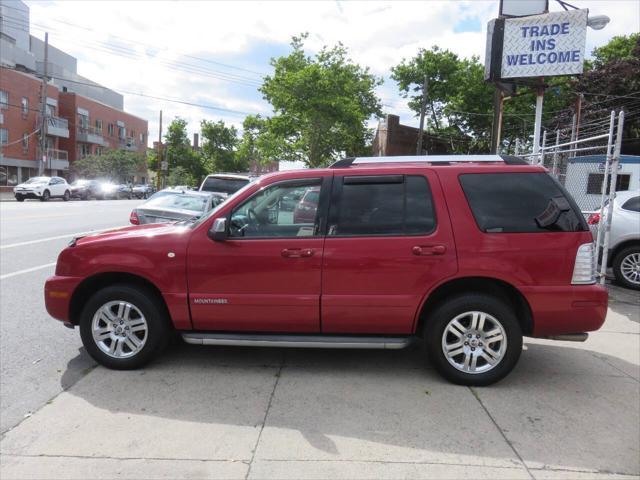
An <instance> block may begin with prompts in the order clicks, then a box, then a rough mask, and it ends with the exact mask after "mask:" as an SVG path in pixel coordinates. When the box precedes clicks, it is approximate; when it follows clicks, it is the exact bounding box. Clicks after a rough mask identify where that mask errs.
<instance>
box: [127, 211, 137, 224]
mask: <svg viewBox="0 0 640 480" xmlns="http://www.w3.org/2000/svg"><path fill="white" fill-rule="evenodd" d="M129 221H130V222H131V223H132V224H134V225H140V219H139V218H138V214H137V212H136V211H135V210H132V211H131V215H129Z"/></svg>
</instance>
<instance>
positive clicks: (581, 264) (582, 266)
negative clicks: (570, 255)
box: [571, 242, 596, 285]
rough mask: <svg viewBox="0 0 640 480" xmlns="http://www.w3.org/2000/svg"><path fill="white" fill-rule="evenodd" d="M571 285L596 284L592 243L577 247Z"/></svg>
mask: <svg viewBox="0 0 640 480" xmlns="http://www.w3.org/2000/svg"><path fill="white" fill-rule="evenodd" d="M571 283H572V284H573V285H591V284H594V283H596V256H595V249H594V248H593V242H591V243H584V244H582V245H580V246H579V247H578V251H577V253H576V262H575V263H574V264H573V277H572V278H571Z"/></svg>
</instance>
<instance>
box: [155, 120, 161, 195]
mask: <svg viewBox="0 0 640 480" xmlns="http://www.w3.org/2000/svg"><path fill="white" fill-rule="evenodd" d="M160 175H162V110H160V126H159V127H158V172H157V175H156V190H160V186H161V183H160Z"/></svg>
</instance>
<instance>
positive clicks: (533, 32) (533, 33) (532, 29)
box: [529, 25, 540, 37]
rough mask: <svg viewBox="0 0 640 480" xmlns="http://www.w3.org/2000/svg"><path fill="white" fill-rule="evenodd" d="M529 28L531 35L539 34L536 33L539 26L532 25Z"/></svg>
mask: <svg viewBox="0 0 640 480" xmlns="http://www.w3.org/2000/svg"><path fill="white" fill-rule="evenodd" d="M529 30H531V36H532V37H533V36H536V37H538V36H540V34H539V33H538V32H539V31H540V28H539V27H538V26H536V25H534V26H533V27H529Z"/></svg>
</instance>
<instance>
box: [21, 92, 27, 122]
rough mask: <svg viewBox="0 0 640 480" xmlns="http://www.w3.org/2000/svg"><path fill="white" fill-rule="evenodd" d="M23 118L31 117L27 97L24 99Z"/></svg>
mask: <svg viewBox="0 0 640 480" xmlns="http://www.w3.org/2000/svg"><path fill="white" fill-rule="evenodd" d="M21 105H22V117H23V118H24V117H26V116H27V115H29V99H28V98H27V97H22V104H21Z"/></svg>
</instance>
